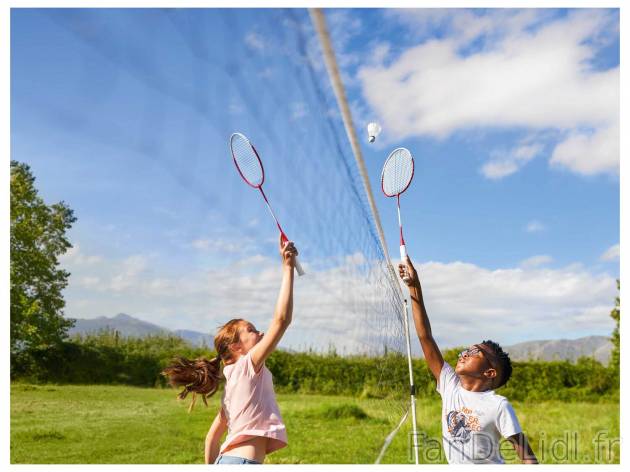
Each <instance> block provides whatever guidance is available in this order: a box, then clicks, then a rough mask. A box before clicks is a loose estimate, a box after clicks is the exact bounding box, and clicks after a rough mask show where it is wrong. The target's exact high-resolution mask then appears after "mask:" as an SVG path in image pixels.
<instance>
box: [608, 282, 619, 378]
mask: <svg viewBox="0 0 630 472" xmlns="http://www.w3.org/2000/svg"><path fill="white" fill-rule="evenodd" d="M617 291H619V279H617ZM620 314H621V311H620V308H619V295H617V297H616V298H615V308H613V309H612V311H611V312H610V317H611V318H612V319H613V320H615V323H616V326H615V330H614V331H613V334H612V343H613V350H612V354H611V356H610V368H611V369H613V372H614V379H615V386H616V387H617V388H619V356H620V347H619V344H620V343H619V340H620V337H619V318H620Z"/></svg>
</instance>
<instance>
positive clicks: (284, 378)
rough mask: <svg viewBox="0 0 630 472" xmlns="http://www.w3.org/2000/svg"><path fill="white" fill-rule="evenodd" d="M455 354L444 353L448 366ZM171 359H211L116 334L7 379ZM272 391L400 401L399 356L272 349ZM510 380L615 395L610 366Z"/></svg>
mask: <svg viewBox="0 0 630 472" xmlns="http://www.w3.org/2000/svg"><path fill="white" fill-rule="evenodd" d="M458 351H459V350H458V349H452V350H449V351H447V352H445V353H444V356H445V359H446V361H447V362H450V363H452V364H453V365H454V362H455V361H456V358H457V352H458ZM176 355H183V356H186V357H190V358H195V357H199V356H206V357H212V356H213V355H214V353H213V352H212V351H211V350H209V349H207V348H196V347H193V346H191V345H190V344H188V343H187V342H185V341H184V340H182V339H180V338H178V337H174V336H150V337H146V338H120V337H119V336H117V334H116V333H111V332H102V333H99V334H98V335H92V336H84V337H75V338H73V339H71V340H69V341H66V342H64V343H63V344H61V345H60V346H57V347H54V348H49V349H41V350H35V351H31V352H28V353H23V355H22V356H20V357H19V358H17V357H16V358H14V359H12V366H11V376H12V379H14V380H28V381H31V382H52V383H68V384H126V385H135V386H143V387H153V386H165V385H166V382H165V379H164V378H163V377H162V376H161V375H160V372H161V370H162V369H163V368H164V366H166V364H167V363H168V362H169V360H170V359H172V358H173V357H174V356H176ZM267 366H268V367H269V369H270V370H271V372H272V374H273V376H274V385H275V387H276V390H278V391H282V392H304V393H321V394H331V395H351V396H363V397H378V398H382V397H387V396H404V395H406V394H407V392H408V387H407V385H408V367H407V362H406V359H405V358H404V357H403V356H401V355H398V354H389V355H387V356H383V357H367V356H350V357H348V356H343V357H342V356H339V355H337V354H336V353H334V352H331V353H328V354H320V353H314V352H306V353H294V352H287V351H282V350H278V351H276V352H274V353H273V354H272V355H271V356H270V358H269V359H268V360H267ZM513 367H514V370H513V374H512V378H511V379H510V381H509V382H508V383H507V385H505V386H504V387H502V388H501V389H499V390H498V393H500V394H502V395H505V396H506V397H508V398H509V399H511V400H535V401H539V400H564V401H572V400H585V401H598V400H600V399H602V398H610V397H611V396H616V397H618V395H619V394H618V391H619V386H618V385H616V384H615V380H614V379H615V376H614V374H613V373H612V372H611V371H610V369H609V368H607V367H605V366H603V365H602V364H601V363H599V362H597V361H595V360H593V359H588V358H583V359H580V360H579V361H578V362H577V363H575V364H572V363H570V362H567V361H553V362H514V363H513ZM413 369H414V378H415V384H416V389H417V391H418V394H419V395H425V396H426V395H433V394H435V380H434V379H433V377H432V375H431V374H430V372H429V370H428V368H427V366H426V364H425V362H424V360H414V362H413Z"/></svg>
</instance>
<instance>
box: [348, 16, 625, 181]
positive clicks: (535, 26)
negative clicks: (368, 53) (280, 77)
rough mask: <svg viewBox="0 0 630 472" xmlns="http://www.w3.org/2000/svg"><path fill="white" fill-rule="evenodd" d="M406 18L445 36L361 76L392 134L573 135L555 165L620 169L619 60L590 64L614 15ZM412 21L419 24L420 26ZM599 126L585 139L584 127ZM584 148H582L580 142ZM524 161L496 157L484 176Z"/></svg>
mask: <svg viewBox="0 0 630 472" xmlns="http://www.w3.org/2000/svg"><path fill="white" fill-rule="evenodd" d="M396 15H398V17H399V18H400V19H401V20H402V21H403V22H404V23H406V24H407V25H409V26H410V25H412V24H415V25H416V27H417V28H419V29H420V30H422V29H423V28H426V27H427V25H447V26H448V27H447V28H446V35H445V36H444V37H441V38H438V39H434V38H429V36H428V35H425V36H424V37H423V38H422V41H423V42H421V43H420V44H418V45H416V46H413V47H410V48H409V49H407V50H406V51H404V52H403V53H402V54H401V55H400V56H399V57H398V58H396V59H395V60H394V61H392V62H391V64H388V65H383V64H369V63H366V64H365V65H364V66H362V67H361V68H360V69H359V70H358V73H357V77H358V79H359V80H360V81H361V84H362V92H363V97H364V98H365V100H366V101H367V102H368V103H369V105H370V106H371V107H372V109H373V110H374V111H375V113H376V114H377V116H379V119H380V120H381V122H382V123H383V127H384V128H386V129H388V130H389V137H390V139H392V140H400V139H404V138H406V137H410V136H433V137H437V138H444V137H446V136H448V135H450V134H451V133H453V132H455V131H458V130H478V129H480V128H493V129H495V128H504V129H526V130H530V131H531V130H534V131H538V130H547V129H553V130H556V131H560V132H563V133H568V138H567V139H566V140H565V141H563V142H562V143H560V144H559V145H558V147H557V148H556V149H555V150H554V151H553V157H552V163H553V164H554V165H562V166H565V167H567V168H568V169H570V170H572V171H575V172H579V173H586V174H592V173H597V172H614V171H616V168H617V167H618V162H619V150H618V144H616V139H615V136H616V134H615V133H617V134H618V119H619V118H618V117H619V67H615V68H613V69H609V70H604V71H598V70H595V69H593V68H592V67H591V66H590V65H589V61H591V60H593V59H594V58H595V57H596V55H597V52H598V50H597V47H598V46H599V45H600V44H601V40H602V37H603V36H604V35H605V34H611V35H612V34H614V32H615V30H614V26H615V25H616V24H617V23H616V22H613V20H612V19H613V17H614V16H613V15H611V14H610V13H609V12H606V11H603V10H577V11H572V12H570V13H569V14H568V15H567V16H566V17H564V18H560V19H555V20H553V21H550V20H549V18H548V16H549V13H548V12H545V11H538V10H514V11H511V10H496V11H491V12H488V13H486V14H484V15H481V16H480V15H477V14H473V13H472V12H470V11H468V10H445V11H437V10H417V11H416V12H415V13H413V12H410V11H399V12H397V13H396ZM414 22H415V23H414ZM585 128H588V129H593V130H594V132H593V134H592V135H589V136H586V135H584V134H583V133H581V132H580V131H579V130H582V129H585ZM580 146H583V149H580ZM524 161H526V159H522V160H518V159H514V158H509V159H503V160H501V159H500V160H498V161H496V162H495V161H492V162H490V163H488V164H487V166H486V167H485V171H484V174H485V175H487V176H488V177H490V178H498V177H502V176H505V175H509V174H510V173H513V172H515V171H516V170H518V168H519V164H522V163H523V162H524Z"/></svg>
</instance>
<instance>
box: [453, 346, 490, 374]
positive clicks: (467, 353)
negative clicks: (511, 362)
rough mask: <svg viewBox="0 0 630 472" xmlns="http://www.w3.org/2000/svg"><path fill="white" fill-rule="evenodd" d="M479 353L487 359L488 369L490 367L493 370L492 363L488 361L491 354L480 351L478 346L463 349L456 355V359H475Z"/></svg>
mask: <svg viewBox="0 0 630 472" xmlns="http://www.w3.org/2000/svg"><path fill="white" fill-rule="evenodd" d="M480 352H481V353H483V354H484V356H485V357H486V359H488V363H489V364H490V367H492V368H493V369H494V368H495V367H494V365H493V363H492V362H490V359H489V358H490V357H492V354H489V353H487V352H486V351H484V350H483V349H481V348H480V347H479V346H473V347H472V348H469V349H464V350H463V351H462V352H460V353H459V354H458V357H459V358H460V359H461V358H462V357H476V356H477V355H478V354H479V353H480Z"/></svg>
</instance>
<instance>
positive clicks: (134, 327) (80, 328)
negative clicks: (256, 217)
mask: <svg viewBox="0 0 630 472" xmlns="http://www.w3.org/2000/svg"><path fill="white" fill-rule="evenodd" d="M102 329H114V330H117V331H119V332H120V334H121V335H122V336H134V337H143V336H148V335H151V334H159V333H163V334H173V335H176V336H179V337H181V338H183V339H185V340H186V341H188V342H190V343H191V344H193V345H194V346H202V345H203V344H204V342H205V344H206V345H207V346H212V345H213V344H214V340H213V337H212V335H211V334H210V333H200V332H199V331H192V330H187V329H178V330H175V331H172V330H169V329H166V328H163V327H161V326H158V325H155V324H153V323H149V322H146V321H142V320H139V319H137V318H134V317H133V316H129V315H126V314H124V313H119V314H118V315H116V316H114V317H112V318H107V317H106V316H99V317H98V318H93V319H81V318H78V319H77V321H76V324H75V326H74V328H72V329H70V330H69V334H70V335H72V334H75V333H81V334H86V333H90V332H91V333H93V332H96V331H99V330H102ZM504 349H505V351H507V352H508V353H509V354H510V358H511V359H512V360H515V361H526V360H542V361H553V360H568V361H571V362H575V361H577V359H578V358H579V357H582V356H586V357H593V358H595V359H597V360H598V361H600V362H601V363H603V364H607V363H608V361H609V359H610V354H611V352H612V343H611V342H610V338H608V337H606V336H587V337H584V338H579V339H553V340H542V341H526V342H522V343H518V344H514V345H512V346H507V347H505V348H504Z"/></svg>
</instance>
